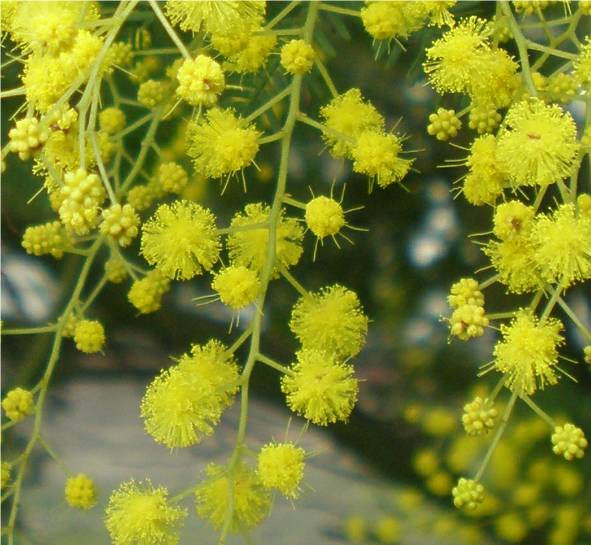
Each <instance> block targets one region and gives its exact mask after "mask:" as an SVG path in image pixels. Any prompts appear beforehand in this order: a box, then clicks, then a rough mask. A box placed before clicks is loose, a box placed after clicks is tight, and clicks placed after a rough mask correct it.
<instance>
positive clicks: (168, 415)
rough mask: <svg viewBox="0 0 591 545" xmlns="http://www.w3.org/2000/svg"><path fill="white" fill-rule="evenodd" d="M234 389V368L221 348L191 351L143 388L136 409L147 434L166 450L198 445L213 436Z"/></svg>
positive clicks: (216, 345) (211, 346)
mask: <svg viewBox="0 0 591 545" xmlns="http://www.w3.org/2000/svg"><path fill="white" fill-rule="evenodd" d="M237 384H238V369H237V366H236V362H235V361H234V358H233V356H232V355H231V354H229V353H228V352H227V349H226V347H225V346H224V345H222V344H221V343H219V342H217V341H210V342H209V343H207V344H206V345H204V346H198V345H195V346H193V347H192V349H191V353H190V354H185V355H183V356H182V357H181V359H180V360H179V363H178V365H175V366H174V367H171V368H170V369H167V370H165V371H162V372H161V373H160V375H158V376H157V377H156V378H155V379H154V380H153V381H152V383H151V384H150V385H149V386H148V388H147V390H146V394H145V395H144V398H143V399H142V403H141V416H142V418H143V419H144V426H145V429H146V432H147V433H149V434H150V435H151V436H152V437H153V438H154V440H155V441H156V442H158V443H161V444H163V445H166V446H167V447H169V448H178V447H188V446H191V445H194V444H196V443H198V442H199V441H201V440H202V439H203V438H204V437H207V436H209V435H211V434H212V433H213V431H214V427H215V426H216V425H217V423H218V422H219V419H220V417H221V415H222V412H223V410H224V409H225V408H226V407H227V406H228V405H229V404H230V403H231V402H232V400H233V396H234V394H235V393H236V390H237Z"/></svg>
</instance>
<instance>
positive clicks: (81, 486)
mask: <svg viewBox="0 0 591 545" xmlns="http://www.w3.org/2000/svg"><path fill="white" fill-rule="evenodd" d="M64 495H65V497H66V502H67V503H68V505H69V506H70V507H75V508H78V509H92V508H93V507H94V506H95V505H96V502H97V501H98V492H97V489H96V486H95V484H94V481H93V480H92V479H91V478H90V477H89V476H88V475H85V474H84V473H79V474H78V475H75V476H72V477H68V480H67V481H66V487H65V490H64Z"/></svg>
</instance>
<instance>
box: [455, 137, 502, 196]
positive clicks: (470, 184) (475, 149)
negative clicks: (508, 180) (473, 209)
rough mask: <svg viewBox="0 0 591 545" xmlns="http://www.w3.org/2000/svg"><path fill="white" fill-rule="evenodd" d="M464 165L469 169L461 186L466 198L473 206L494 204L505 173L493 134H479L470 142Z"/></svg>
mask: <svg viewBox="0 0 591 545" xmlns="http://www.w3.org/2000/svg"><path fill="white" fill-rule="evenodd" d="M466 166H467V167H468V168H469V169H470V170H469V172H468V174H467V175H466V177H465V178H464V185H463V187H462V193H463V194H464V197H465V198H466V200H467V201H468V202H469V203H470V204H473V205H474V206H482V205H483V204H494V203H495V201H496V200H497V198H498V197H499V196H500V195H502V193H503V186H504V185H505V174H504V172H503V171H502V169H501V168H500V164H499V161H498V160H497V141H496V139H495V137H494V136H492V135H490V134H488V135H484V136H480V137H478V138H476V139H475V140H474V142H472V145H471V146H470V155H469V156H468V158H467V159H466Z"/></svg>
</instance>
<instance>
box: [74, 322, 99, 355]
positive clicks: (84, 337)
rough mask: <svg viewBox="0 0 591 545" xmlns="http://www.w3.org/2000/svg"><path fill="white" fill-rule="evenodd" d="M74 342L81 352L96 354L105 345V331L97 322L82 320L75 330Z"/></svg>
mask: <svg viewBox="0 0 591 545" xmlns="http://www.w3.org/2000/svg"><path fill="white" fill-rule="evenodd" d="M74 342H75V343H76V348H77V349H78V350H80V352H85V353H87V354H94V353H95V352H100V351H101V350H102V349H103V346H104V345H105V330H104V328H103V326H102V324H101V323H100V322H98V321H97V320H80V321H79V322H78V323H77V324H76V329H75V330H74Z"/></svg>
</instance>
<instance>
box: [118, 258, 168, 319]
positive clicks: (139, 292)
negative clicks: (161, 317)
mask: <svg viewBox="0 0 591 545" xmlns="http://www.w3.org/2000/svg"><path fill="white" fill-rule="evenodd" d="M169 289H170V279H169V278H167V277H166V276H165V275H164V274H163V273H161V272H160V271H159V270H158V269H156V270H153V271H150V272H149V273H148V274H146V276H145V277H144V278H142V279H141V280H136V281H135V282H134V283H133V284H132V285H131V289H130V290H129V293H128V294H127V298H128V299H129V302H130V303H131V304H132V305H133V306H134V307H135V308H136V309H137V310H138V311H139V312H140V314H149V313H151V312H156V311H157V310H158V309H159V308H160V303H161V301H162V296H163V295H164V294H165V293H166V292H167V291H168V290H169Z"/></svg>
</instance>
